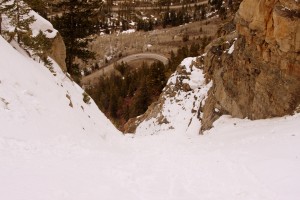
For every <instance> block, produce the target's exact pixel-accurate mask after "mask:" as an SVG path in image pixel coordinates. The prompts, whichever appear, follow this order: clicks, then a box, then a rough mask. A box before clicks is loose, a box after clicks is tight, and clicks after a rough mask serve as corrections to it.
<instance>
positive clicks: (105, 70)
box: [81, 53, 169, 85]
mask: <svg viewBox="0 0 300 200" xmlns="http://www.w3.org/2000/svg"><path fill="white" fill-rule="evenodd" d="M146 59H151V60H158V61H160V62H162V63H163V64H164V65H167V64H168V63H169V59H168V58H167V57H165V56H163V55H160V54H155V53H138V54H133V55H129V56H127V57H124V58H121V59H120V60H118V61H116V62H114V63H112V64H110V65H107V66H104V67H102V68H101V69H99V70H97V71H95V72H93V73H92V74H90V75H88V76H85V77H82V79H81V84H82V85H93V84H94V83H96V82H97V81H98V78H99V77H100V76H105V75H108V74H110V73H111V72H112V71H113V70H114V65H115V64H120V63H121V62H124V63H125V62H126V63H129V62H131V61H135V60H146Z"/></svg>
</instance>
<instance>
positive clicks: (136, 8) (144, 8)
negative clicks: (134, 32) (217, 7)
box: [112, 0, 208, 11]
mask: <svg viewBox="0 0 300 200" xmlns="http://www.w3.org/2000/svg"><path fill="white" fill-rule="evenodd" d="M204 4H208V1H207V0H203V1H201V2H197V3H190V4H188V5H189V6H194V5H204ZM164 7H166V6H164ZM158 8H159V7H155V6H147V7H146V6H142V7H134V10H139V11H141V10H153V9H158ZM169 8H170V9H172V10H176V9H180V8H182V5H175V6H170V7H169ZM119 10H121V8H120V7H118V6H114V7H112V11H119Z"/></svg>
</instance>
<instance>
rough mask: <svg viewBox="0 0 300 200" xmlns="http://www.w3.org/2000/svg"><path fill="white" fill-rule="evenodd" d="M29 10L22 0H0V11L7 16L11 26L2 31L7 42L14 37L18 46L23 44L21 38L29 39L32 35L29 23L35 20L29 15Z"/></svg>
mask: <svg viewBox="0 0 300 200" xmlns="http://www.w3.org/2000/svg"><path fill="white" fill-rule="evenodd" d="M30 10H31V9H30V8H29V7H28V5H26V4H25V3H24V2H23V0H0V13H1V14H2V13H3V14H5V15H6V16H7V17H8V18H9V25H10V26H11V27H12V30H9V31H5V32H4V34H7V36H8V42H11V41H12V40H13V39H15V40H16V41H17V42H18V43H19V44H20V46H22V47H24V46H25V45H24V43H22V40H23V41H25V40H26V41H28V40H29V38H30V37H31V35H32V33H31V29H30V24H32V23H33V22H34V21H35V19H34V17H33V16H30V15H29V12H30ZM2 32H3V31H2Z"/></svg>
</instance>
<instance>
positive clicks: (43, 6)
mask: <svg viewBox="0 0 300 200" xmlns="http://www.w3.org/2000/svg"><path fill="white" fill-rule="evenodd" d="M24 1H25V2H26V3H27V4H28V5H29V6H30V7H31V8H32V9H33V10H34V11H36V12H37V13H38V14H39V15H41V16H42V17H44V18H45V19H47V12H48V7H47V3H46V2H47V1H45V0H24Z"/></svg>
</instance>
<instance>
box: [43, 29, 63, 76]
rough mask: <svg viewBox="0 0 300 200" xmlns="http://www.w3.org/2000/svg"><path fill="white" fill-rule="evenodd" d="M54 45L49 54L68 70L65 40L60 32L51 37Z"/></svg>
mask: <svg viewBox="0 0 300 200" xmlns="http://www.w3.org/2000/svg"><path fill="white" fill-rule="evenodd" d="M51 41H52V45H51V48H50V50H49V52H48V55H49V56H50V57H51V58H52V59H53V60H55V61H56V62H57V64H58V65H59V66H60V67H61V69H62V70H63V71H64V72H66V71H67V66H66V61H65V60H66V46H65V43H64V41H63V38H62V37H61V35H60V34H59V33H57V34H56V36H55V37H54V38H53V39H51Z"/></svg>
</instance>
